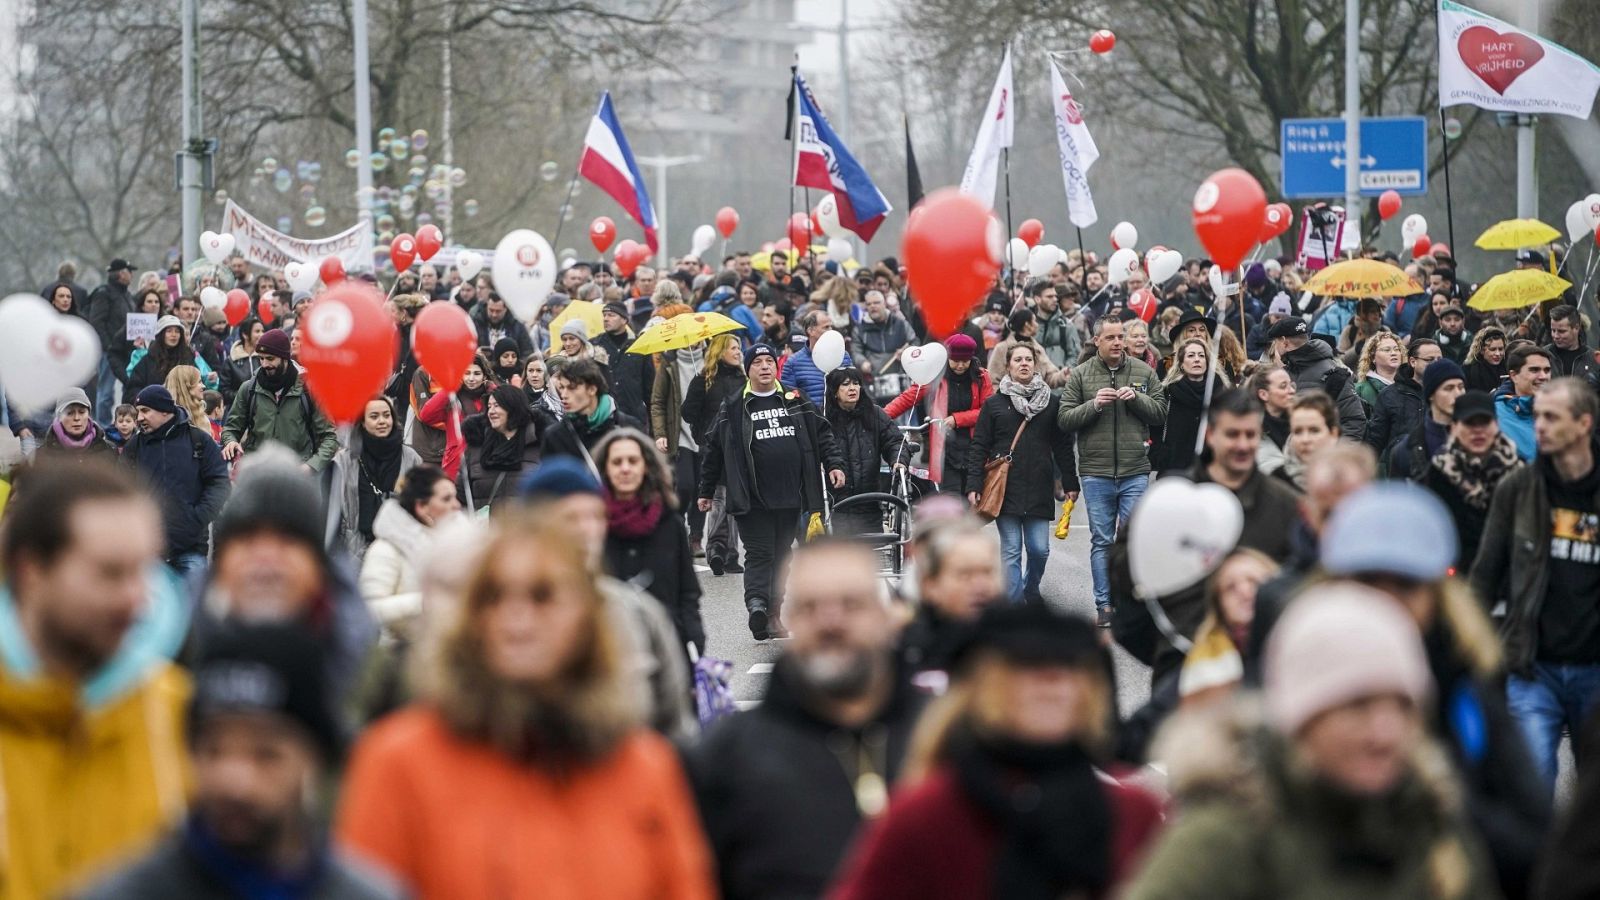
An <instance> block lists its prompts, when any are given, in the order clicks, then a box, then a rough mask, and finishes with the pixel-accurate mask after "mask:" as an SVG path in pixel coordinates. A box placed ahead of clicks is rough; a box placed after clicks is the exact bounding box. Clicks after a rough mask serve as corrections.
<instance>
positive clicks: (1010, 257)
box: [1006, 238, 1033, 272]
mask: <svg viewBox="0 0 1600 900" xmlns="http://www.w3.org/2000/svg"><path fill="white" fill-rule="evenodd" d="M1032 249H1033V248H1031V247H1029V246H1028V242H1027V241H1024V240H1023V239H1022V238H1012V239H1011V240H1010V241H1008V242H1007V243H1006V264H1007V265H1009V266H1011V268H1012V269H1013V270H1015V271H1018V272H1026V271H1028V254H1029V253H1030V252H1032Z"/></svg>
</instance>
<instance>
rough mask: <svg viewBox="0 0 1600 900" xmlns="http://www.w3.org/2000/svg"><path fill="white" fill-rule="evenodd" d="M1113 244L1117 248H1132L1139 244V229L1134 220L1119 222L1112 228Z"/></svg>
mask: <svg viewBox="0 0 1600 900" xmlns="http://www.w3.org/2000/svg"><path fill="white" fill-rule="evenodd" d="M1111 246H1112V247H1113V248H1114V249H1117V250H1132V249H1134V248H1135V247H1137V246H1139V229H1137V228H1135V227H1133V223H1132V222H1118V223H1117V227H1115V228H1113V229H1111Z"/></svg>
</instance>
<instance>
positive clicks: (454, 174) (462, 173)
mask: <svg viewBox="0 0 1600 900" xmlns="http://www.w3.org/2000/svg"><path fill="white" fill-rule="evenodd" d="M466 183H467V170H466V169H462V168H459V167H458V168H454V169H451V170H450V186H451V187H461V186H462V185H464V184H466Z"/></svg>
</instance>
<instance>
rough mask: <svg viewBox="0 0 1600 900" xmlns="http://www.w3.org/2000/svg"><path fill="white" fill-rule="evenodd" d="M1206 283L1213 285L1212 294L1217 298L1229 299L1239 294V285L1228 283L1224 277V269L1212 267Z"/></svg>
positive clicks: (1207, 274)
mask: <svg viewBox="0 0 1600 900" xmlns="http://www.w3.org/2000/svg"><path fill="white" fill-rule="evenodd" d="M1206 281H1208V282H1210V284H1211V293H1212V295H1213V296H1215V297H1227V296H1230V295H1233V294H1237V293H1239V283H1238V282H1237V281H1235V282H1231V283H1230V282H1228V281H1227V280H1225V279H1224V278H1223V277H1222V267H1221V266H1212V267H1211V271H1209V272H1207V273H1206Z"/></svg>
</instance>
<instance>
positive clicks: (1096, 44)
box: [1089, 28, 1117, 53]
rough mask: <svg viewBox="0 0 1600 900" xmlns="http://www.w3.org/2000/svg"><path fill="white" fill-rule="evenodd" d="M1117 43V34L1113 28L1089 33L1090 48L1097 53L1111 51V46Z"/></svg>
mask: <svg viewBox="0 0 1600 900" xmlns="http://www.w3.org/2000/svg"><path fill="white" fill-rule="evenodd" d="M1116 45H1117V36H1116V35H1115V34H1112V32H1111V29H1109V28H1102V29H1100V30H1099V31H1096V32H1095V33H1094V34H1091V35H1089V49H1090V50H1093V51H1094V52H1096V53H1110V52H1111V48H1112V47H1115V46H1116Z"/></svg>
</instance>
